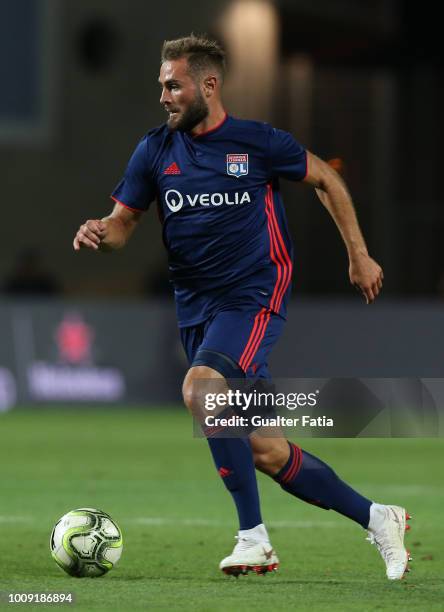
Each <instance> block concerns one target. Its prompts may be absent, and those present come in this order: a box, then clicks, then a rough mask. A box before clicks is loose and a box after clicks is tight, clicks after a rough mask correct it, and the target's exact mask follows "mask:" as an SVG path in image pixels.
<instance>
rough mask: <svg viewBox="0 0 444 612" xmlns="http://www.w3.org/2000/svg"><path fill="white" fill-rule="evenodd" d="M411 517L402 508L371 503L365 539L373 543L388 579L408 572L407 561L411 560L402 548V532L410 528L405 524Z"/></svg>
mask: <svg viewBox="0 0 444 612" xmlns="http://www.w3.org/2000/svg"><path fill="white" fill-rule="evenodd" d="M410 518H411V517H410V516H409V515H408V514H407V512H406V511H405V509H404V508H400V507H399V506H385V505H383V504H372V505H371V506H370V522H369V525H368V535H369V537H368V538H367V540H369V541H370V543H371V544H375V545H376V548H377V549H378V550H379V552H380V553H381V557H382V558H383V559H384V562H385V565H386V568H387V569H386V574H387V578H388V579H389V580H401V578H403V577H404V574H405V573H406V572H409V571H410V569H409V568H408V562H409V561H412V558H411V557H410V553H409V551H408V550H406V549H405V548H404V533H405V531H407V529H410V525H407V523H406V521H408V520H409V519H410Z"/></svg>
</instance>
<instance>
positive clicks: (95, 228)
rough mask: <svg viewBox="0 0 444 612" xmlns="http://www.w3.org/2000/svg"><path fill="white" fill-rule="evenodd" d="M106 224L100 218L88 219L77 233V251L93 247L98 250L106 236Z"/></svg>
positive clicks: (75, 244)
mask: <svg viewBox="0 0 444 612" xmlns="http://www.w3.org/2000/svg"><path fill="white" fill-rule="evenodd" d="M105 233H106V225H105V223H104V222H103V221H100V219H88V221H85V223H84V224H83V225H81V226H80V227H79V231H78V232H77V234H76V235H75V238H74V242H73V246H74V250H75V251H80V249H93V250H94V251H98V250H99V248H100V244H101V242H102V240H103V238H104V237H105Z"/></svg>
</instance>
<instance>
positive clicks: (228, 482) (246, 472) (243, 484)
mask: <svg viewBox="0 0 444 612" xmlns="http://www.w3.org/2000/svg"><path fill="white" fill-rule="evenodd" d="M208 444H209V446H210V449H211V453H212V455H213V459H214V463H215V465H216V468H217V471H218V472H219V474H220V476H221V477H222V480H223V481H224V484H225V486H226V487H227V489H228V490H229V491H230V493H231V495H232V497H233V499H234V502H235V504H236V508H237V513H238V516H239V529H252V528H253V527H256V525H259V524H260V523H262V517H261V511H260V506H259V492H258V488H257V481H256V471H255V467H254V462H253V452H252V450H251V444H250V440H249V439H248V438H211V437H210V438H208Z"/></svg>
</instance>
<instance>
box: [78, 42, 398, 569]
mask: <svg viewBox="0 0 444 612" xmlns="http://www.w3.org/2000/svg"><path fill="white" fill-rule="evenodd" d="M224 73H225V55H224V51H223V50H222V48H221V47H220V46H219V45H218V44H217V43H216V42H214V41H212V40H208V39H207V38H205V37H196V36H189V37H186V38H181V39H178V40H171V41H165V43H164V45H163V49H162V57H161V67H160V76H159V83H160V86H161V92H162V93H161V98H160V103H161V105H162V106H163V107H164V109H165V110H166V112H167V114H168V119H167V122H166V123H165V124H164V125H162V126H160V127H158V128H155V129H152V130H150V131H149V132H148V133H147V135H146V136H144V137H143V138H142V140H141V141H140V142H139V144H138V145H137V147H136V149H135V151H134V153H133V155H132V157H131V159H130V160H129V163H128V166H127V169H126V172H125V175H124V178H123V179H122V180H121V181H120V183H119V184H118V185H117V187H116V189H115V190H114V192H113V194H112V198H113V200H114V201H115V206H114V209H113V211H112V212H111V214H110V215H109V216H107V217H105V218H103V219H90V220H88V221H86V222H85V223H84V224H83V225H81V227H80V229H79V230H78V232H77V234H76V236H75V238H74V249H75V250H79V249H81V248H88V249H92V250H114V249H120V248H122V247H123V246H124V245H125V244H126V242H127V241H128V239H129V237H130V236H131V234H132V232H133V231H134V229H135V227H136V226H137V224H138V223H139V221H140V219H141V217H142V215H143V212H144V211H145V210H147V209H148V207H149V206H150V203H151V202H152V201H153V200H155V199H156V200H157V206H158V211H159V215H160V218H161V220H162V224H163V239H164V242H165V245H166V248H167V250H168V256H169V270H170V275H171V279H172V282H173V285H174V289H175V300H176V307H177V316H178V322H179V327H180V333H181V338H182V342H183V346H184V349H185V352H186V354H187V357H188V361H189V365H190V368H189V370H188V372H187V374H186V376H185V380H184V383H183V397H184V402H185V404H186V406H187V407H188V409H189V410H190V411H191V412H192V413H193V414H195V415H200V410H201V409H202V392H201V391H202V387H201V386H200V383H201V382H202V381H203V380H210V381H211V380H215V381H216V382H217V383H222V384H225V383H224V379H225V380H231V379H240V378H244V379H248V378H255V379H259V380H260V379H262V380H264V379H267V378H268V377H269V373H268V369H267V360H268V356H269V354H270V351H271V350H272V348H273V346H274V344H275V343H276V341H277V340H278V338H279V336H280V334H281V333H282V332H283V328H284V325H285V317H286V304H287V301H288V297H289V293H290V281H291V274H292V244H291V239H290V236H289V234H288V230H287V223H286V218H285V212H284V207H283V203H282V199H281V196H280V192H279V177H285V178H287V179H291V180H293V181H303V182H305V183H308V185H311V186H312V187H314V189H315V190H316V193H317V195H318V196H319V199H320V201H321V202H322V204H323V205H324V206H325V207H326V209H327V210H328V212H329V213H330V215H331V216H332V217H333V219H334V221H335V223H336V225H337V227H338V230H339V232H340V233H341V236H342V238H343V241H344V243H345V246H346V248H347V252H348V256H349V261H350V267H349V276H350V281H351V283H352V284H353V285H355V286H356V287H358V288H359V289H360V290H361V292H362V293H363V295H364V297H365V300H366V302H367V304H370V303H371V302H373V301H374V300H375V298H376V297H377V295H378V294H379V292H380V290H381V287H382V280H383V273H382V270H381V268H380V266H379V265H378V264H377V263H376V262H375V261H374V260H373V259H372V258H371V257H370V256H369V254H368V252H367V248H366V244H365V241H364V238H363V236H362V234H361V231H360V228H359V225H358V221H357V219H356V215H355V211H354V207H353V204H352V200H351V197H350V195H349V193H348V190H347V188H346V185H345V184H344V181H343V180H342V179H341V177H340V176H339V175H338V174H337V172H336V171H335V170H333V169H332V168H331V167H330V166H329V165H328V164H327V163H325V162H324V161H322V160H321V159H320V158H319V157H317V156H316V155H314V154H313V153H311V152H309V151H307V150H305V149H304V147H302V146H301V145H300V144H299V143H298V142H297V141H296V140H295V139H294V138H293V136H292V135H290V134H289V133H287V132H284V131H281V130H279V129H275V128H273V127H271V126H270V125H268V124H266V123H261V122H257V121H245V120H239V119H236V118H234V117H232V116H229V115H227V113H226V112H225V109H224V106H223V103H222V98H221V94H222V84H223V80H224ZM245 95H248V92H245ZM226 388H227V389H228V383H227V385H226ZM228 436H229V434H228V433H227V437H225V436H223V435H222V436H221V435H220V432H219V435H215V436H209V437H208V443H209V447H210V450H211V453H212V456H213V459H214V463H215V465H216V468H217V470H218V472H219V474H220V476H221V477H222V479H223V482H224V484H225V486H226V488H227V489H228V491H229V492H230V493H231V495H232V498H233V500H234V503H235V505H236V509H237V512H238V516H239V532H238V536H237V544H236V546H235V547H234V550H233V552H232V554H231V555H229V556H228V557H226V558H225V559H223V560H222V561H221V563H220V568H221V569H222V570H223V571H224V572H225V573H227V574H233V575H236V576H237V575H239V574H240V573H247V572H248V571H256V572H257V573H265V572H266V571H270V570H273V569H276V568H277V567H278V563H279V561H278V558H277V555H276V553H275V551H274V550H273V548H272V546H271V543H270V539H269V536H268V533H267V530H266V527H265V526H264V524H263V522H262V517H261V511H260V504H259V495H258V488H257V482H256V473H255V468H257V469H259V470H261V471H262V472H264V473H265V474H268V475H269V476H270V477H271V478H273V479H274V480H275V481H276V483H277V484H278V485H280V486H281V487H282V488H283V489H284V490H285V491H287V492H288V493H290V494H291V495H294V496H296V497H298V498H299V499H302V500H303V501H305V502H309V503H313V504H315V505H317V506H319V507H321V508H324V509H332V510H335V511H336V512H339V513H341V514H343V515H344V516H347V517H348V518H350V519H351V520H353V521H355V522H356V523H358V525H361V526H362V527H363V528H364V529H367V530H368V533H369V539H370V541H371V542H374V543H375V544H376V546H377V548H378V550H379V552H380V553H381V555H382V557H383V559H384V561H385V564H386V574H387V577H388V578H389V579H391V580H396V579H400V578H402V576H403V575H404V572H405V571H406V570H407V564H408V560H409V555H408V552H407V551H406V550H405V548H404V543H403V540H404V530H405V528H406V520H408V518H409V517H408V515H407V514H406V511H405V510H404V508H401V507H398V506H389V505H382V504H378V503H374V502H372V500H370V499H367V498H366V497H364V496H363V495H361V494H360V493H358V492H357V491H355V490H354V489H352V488H351V487H350V486H348V485H347V484H346V483H345V482H343V481H342V480H341V479H340V478H339V477H338V476H337V475H336V474H335V472H334V471H333V470H332V469H331V468H330V467H329V466H328V465H326V464H325V463H324V462H322V461H321V460H320V459H318V458H316V457H314V456H313V455H311V454H310V453H308V452H307V451H304V450H302V449H301V448H300V447H299V446H298V445H296V444H293V443H292V442H289V441H287V440H286V439H285V438H284V437H264V436H260V435H257V433H255V432H253V433H252V434H251V435H250V436H244V437H228Z"/></svg>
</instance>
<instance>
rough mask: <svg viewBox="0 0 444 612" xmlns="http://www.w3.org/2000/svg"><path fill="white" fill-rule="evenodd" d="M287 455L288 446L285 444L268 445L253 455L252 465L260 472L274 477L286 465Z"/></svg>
mask: <svg viewBox="0 0 444 612" xmlns="http://www.w3.org/2000/svg"><path fill="white" fill-rule="evenodd" d="M288 453H289V451H288V445H287V444H286V443H285V444H280V443H278V444H270V446H269V447H268V448H267V449H262V450H259V451H255V452H254V453H253V456H254V465H255V466H256V468H257V469H258V470H260V471H261V472H264V473H265V474H269V475H270V476H274V475H275V474H277V472H279V470H281V469H282V468H283V467H284V465H285V464H286V463H287V460H288Z"/></svg>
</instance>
